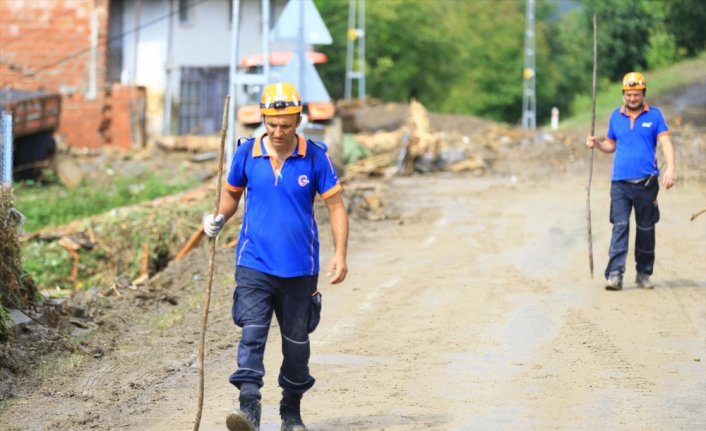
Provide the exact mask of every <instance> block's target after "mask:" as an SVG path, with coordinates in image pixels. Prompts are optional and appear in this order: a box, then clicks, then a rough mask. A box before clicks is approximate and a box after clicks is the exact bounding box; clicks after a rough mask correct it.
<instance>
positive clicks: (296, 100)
mask: <svg viewBox="0 0 706 431" xmlns="http://www.w3.org/2000/svg"><path fill="white" fill-rule="evenodd" d="M260 112H261V113H262V115H287V114H298V113H300V112H302V98H301V97H299V92H298V91H297V89H296V88H294V86H293V85H292V84H289V83H287V82H278V83H276V84H270V85H268V86H267V87H265V89H264V90H262V97H261V98H260Z"/></svg>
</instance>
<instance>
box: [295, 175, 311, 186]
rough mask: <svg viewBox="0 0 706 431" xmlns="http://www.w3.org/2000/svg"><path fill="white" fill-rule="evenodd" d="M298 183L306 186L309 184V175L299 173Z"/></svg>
mask: <svg viewBox="0 0 706 431" xmlns="http://www.w3.org/2000/svg"><path fill="white" fill-rule="evenodd" d="M297 183H298V184H299V185H300V186H302V187H306V185H307V184H309V177H307V176H306V175H299V178H297Z"/></svg>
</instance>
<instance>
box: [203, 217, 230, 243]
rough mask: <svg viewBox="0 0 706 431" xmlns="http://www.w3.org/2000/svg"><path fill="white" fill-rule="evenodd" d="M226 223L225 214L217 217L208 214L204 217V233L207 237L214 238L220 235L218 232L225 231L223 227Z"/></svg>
mask: <svg viewBox="0 0 706 431" xmlns="http://www.w3.org/2000/svg"><path fill="white" fill-rule="evenodd" d="M225 223H226V222H225V217H223V214H218V215H217V216H215V217H214V216H213V214H206V215H205V216H203V231H204V233H205V234H206V235H208V236H210V237H212V238H213V237H215V236H217V235H218V232H220V231H221V229H223V225H224V224H225Z"/></svg>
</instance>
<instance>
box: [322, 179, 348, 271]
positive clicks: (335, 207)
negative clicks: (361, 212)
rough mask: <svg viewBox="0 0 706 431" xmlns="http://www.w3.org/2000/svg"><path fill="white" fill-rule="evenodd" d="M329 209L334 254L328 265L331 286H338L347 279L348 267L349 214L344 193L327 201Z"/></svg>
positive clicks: (339, 193) (337, 194)
mask: <svg viewBox="0 0 706 431" xmlns="http://www.w3.org/2000/svg"><path fill="white" fill-rule="evenodd" d="M325 202H326V207H327V208H328V215H329V220H330V223H331V232H332V234H333V246H334V252H333V257H332V258H331V261H330V262H329V264H328V274H327V275H328V276H329V282H330V283H331V284H338V283H340V282H342V281H343V280H345V279H346V275H347V274H348V266H347V265H346V256H347V254H348V214H347V213H346V206H345V205H344V203H343V193H341V192H338V193H336V194H335V195H333V196H331V197H329V198H327V199H326V200H325Z"/></svg>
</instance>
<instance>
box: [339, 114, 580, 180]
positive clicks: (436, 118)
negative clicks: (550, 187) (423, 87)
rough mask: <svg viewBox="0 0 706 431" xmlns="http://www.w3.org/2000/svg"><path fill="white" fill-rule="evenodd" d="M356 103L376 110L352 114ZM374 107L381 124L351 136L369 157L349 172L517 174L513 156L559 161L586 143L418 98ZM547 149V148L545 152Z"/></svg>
mask: <svg viewBox="0 0 706 431" xmlns="http://www.w3.org/2000/svg"><path fill="white" fill-rule="evenodd" d="M354 109H358V110H359V112H360V114H359V115H358V116H359V117H367V118H369V117H371V116H375V115H371V114H370V113H363V112H364V111H365V110H366V109H370V108H369V107H363V106H360V105H359V106H355V107H353V106H348V107H347V115H348V117H349V118H355V117H356V116H355V115H352V114H351V113H350V111H351V110H354ZM372 109H377V111H376V112H377V113H378V115H377V116H376V117H377V118H376V120H375V121H376V122H377V123H378V125H379V127H380V130H379V131H369V130H366V131H363V132H359V133H355V132H354V133H353V134H352V138H353V139H352V141H353V142H354V143H355V144H356V145H359V146H361V147H363V148H364V150H365V151H366V152H367V153H368V154H369V157H366V158H364V159H361V160H358V161H356V162H354V163H352V164H350V165H348V166H347V167H346V175H347V176H348V177H349V178H352V177H361V176H391V175H411V174H414V173H421V174H424V173H430V172H438V171H448V172H469V173H471V174H473V175H484V174H488V173H491V172H492V173H498V174H513V173H514V172H513V171H519V170H521V168H520V167H517V166H514V164H513V162H514V161H517V162H519V161H520V159H522V163H525V162H526V161H527V159H529V160H530V161H531V160H532V159H533V158H535V156H536V158H537V159H539V158H542V159H547V160H549V164H550V165H553V166H554V167H559V166H562V165H564V164H566V162H567V161H573V160H575V159H576V157H577V154H575V153H576V152H577V151H578V150H581V149H583V148H582V147H581V146H580V144H581V143H582V142H583V141H577V139H576V137H570V136H566V135H564V134H562V133H558V132H552V133H542V132H538V131H526V130H522V129H519V128H517V127H513V126H510V125H503V124H500V123H494V122H491V121H486V120H481V119H478V118H474V117H469V116H461V115H452V114H429V113H428V112H427V110H426V109H425V108H424V106H423V105H422V104H421V103H419V102H418V101H416V100H412V101H411V102H410V104H409V106H408V108H407V109H406V110H404V111H401V110H400V109H399V107H396V108H394V109H392V108H390V105H386V106H384V107H377V108H375V107H373V108H372ZM385 115H387V116H388V119H389V120H390V121H389V122H388V123H387V124H385V123H384V122H383V120H382V118H383V117H385ZM401 118H404V120H401ZM352 121H353V124H354V125H356V126H357V125H359V124H363V123H364V121H362V120H359V119H358V120H352ZM395 123H397V124H395ZM391 124H392V125H396V126H397V127H390V125H391ZM349 129H353V130H355V127H352V128H351V127H349ZM545 152H548V154H544V155H543V153H545Z"/></svg>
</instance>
